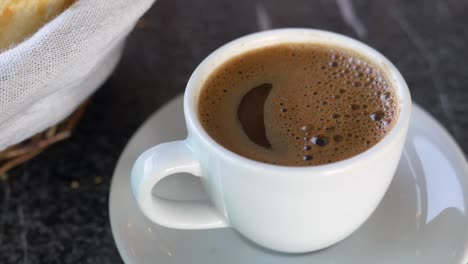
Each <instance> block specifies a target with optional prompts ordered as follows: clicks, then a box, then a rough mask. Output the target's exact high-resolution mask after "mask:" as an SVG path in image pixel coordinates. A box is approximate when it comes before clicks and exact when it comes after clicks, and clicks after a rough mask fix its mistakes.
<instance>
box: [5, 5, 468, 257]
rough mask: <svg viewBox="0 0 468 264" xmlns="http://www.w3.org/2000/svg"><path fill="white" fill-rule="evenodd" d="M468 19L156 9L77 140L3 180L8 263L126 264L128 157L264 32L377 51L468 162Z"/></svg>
mask: <svg viewBox="0 0 468 264" xmlns="http://www.w3.org/2000/svg"><path fill="white" fill-rule="evenodd" d="M467 14H468V1H465V0H446V1H436V0H411V1H398V0H378V1H358V0H336V1H335V0H321V1H319V0H316V1H306V0H290V1H281V0H273V1H266V0H265V1H261V0H256V1H247V0H244V1H230V0H223V1H220V0H217V1H215V0H197V1H191V0H158V2H157V3H156V4H155V5H154V6H153V7H152V8H151V10H149V12H148V13H147V14H146V15H145V17H144V18H143V20H142V21H141V22H140V23H139V24H138V26H137V28H136V29H135V31H134V32H133V33H132V34H131V36H130V37H129V40H128V45H127V48H126V50H125V53H124V56H123V59H122V62H121V63H120V66H119V67H118V68H117V70H116V71H115V73H114V74H113V75H112V77H111V78H110V79H109V80H108V81H107V82H106V84H105V85H104V86H103V87H102V88H101V89H100V90H99V91H98V92H97V93H96V94H95V96H94V97H93V100H92V104H91V106H90V107H89V110H88V111H87V113H86V116H85V118H84V119H83V121H82V122H81V123H80V124H79V126H78V128H77V131H76V134H75V135H74V137H73V138H71V139H70V140H68V141H65V142H62V143H59V144H57V145H55V146H53V147H51V148H50V149H48V150H47V151H46V152H45V153H44V154H42V155H41V156H39V157H37V158H35V159H34V160H32V161H30V162H27V163H26V164H24V165H22V166H20V167H18V168H16V169H14V170H13V171H11V172H9V173H8V175H7V176H8V177H0V178H1V180H0V263H103V264H104V263H121V262H122V261H121V259H120V256H119V254H118V252H117V250H116V247H115V244H114V241H113V239H112V234H111V230H110V226H109V218H108V192H109V184H110V181H111V177H112V172H113V170H114V166H115V165H116V162H117V159H118V157H119V155H120V152H121V151H122V150H123V148H124V146H125V144H126V142H127V141H128V140H129V138H130V136H131V135H132V134H133V133H134V131H135V130H136V129H137V128H138V126H139V125H140V124H141V123H142V122H143V121H144V120H145V119H146V118H147V117H148V116H149V115H150V114H151V113H153V112H154V111H155V110H157V109H158V108H159V107H160V106H161V105H162V104H164V103H165V102H167V101H168V100H170V99H171V98H173V97H174V96H176V95H177V94H179V93H182V92H183V91H184V87H185V84H186V82H187V80H188V78H189V75H190V74H191V72H192V71H193V70H194V68H195V67H196V65H197V64H198V63H199V62H200V61H201V60H202V59H203V58H204V57H205V56H207V55H208V54H209V53H210V52H211V51H213V50H214V49H216V48H217V47H219V46H220V45H222V44H224V43H226V42H227V41H230V40H232V39H234V38H237V37H240V36H242V35H245V34H248V33H252V32H255V31H259V30H264V29H268V28H278V27H311V28H320V29H326V30H331V31H335V32H339V33H342V34H345V35H349V36H351V37H354V38H358V39H360V40H362V41H364V42H365V43H368V44H369V45H371V46H373V47H375V48H376V49H377V50H379V51H381V52H382V53H383V54H385V55H386V56H387V57H388V58H389V59H390V60H391V61H393V62H394V63H395V64H396V66H397V67H398V68H399V69H400V71H401V72H402V74H403V75H404V77H405V78H406V80H407V82H408V84H409V87H410V89H411V93H412V95H413V99H414V101H415V102H416V103H418V104H420V105H421V106H423V107H424V108H425V109H427V110H428V111H429V112H430V113H431V114H433V115H434V116H435V117H436V118H437V119H438V120H439V121H440V122H441V123H442V124H444V125H445V126H446V128H447V129H448V130H449V131H450V133H451V134H452V135H453V136H454V137H455V139H456V140H457V141H458V142H459V144H460V145H461V147H462V149H463V150H464V152H465V153H467V151H468V133H466V132H467V130H468V66H467V63H468V49H467V47H468V15H467Z"/></svg>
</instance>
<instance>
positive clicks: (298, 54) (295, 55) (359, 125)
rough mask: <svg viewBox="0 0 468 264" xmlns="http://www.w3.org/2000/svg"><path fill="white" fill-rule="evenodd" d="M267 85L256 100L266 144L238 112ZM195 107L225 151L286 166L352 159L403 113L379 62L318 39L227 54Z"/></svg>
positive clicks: (208, 129)
mask: <svg viewBox="0 0 468 264" xmlns="http://www.w3.org/2000/svg"><path fill="white" fill-rule="evenodd" d="M264 84H267V85H269V86H271V90H270V91H269V94H268V96H267V97H266V100H265V101H264V102H258V103H259V104H260V103H261V104H264V105H263V111H264V113H263V115H262V116H263V118H264V120H263V121H262V120H260V121H259V122H264V130H265V132H264V133H265V134H266V138H267V139H268V141H269V143H270V145H269V147H265V146H261V145H259V144H256V143H255V142H254V140H252V138H251V137H250V138H249V135H247V134H246V132H245V130H244V129H243V124H242V123H241V122H240V120H239V116H238V110H239V109H238V107H239V105H240V103H241V101H242V99H243V98H244V96H245V95H246V94H247V93H249V91H251V90H252V89H253V88H255V87H259V86H262V85H264ZM257 108H258V107H257ZM198 111H199V117H200V120H201V123H202V125H203V127H204V128H205V130H206V131H207V132H208V134H209V135H210V136H211V137H213V138H214V139H215V140H216V141H217V142H218V143H219V144H221V145H223V146H224V147H226V148H227V149H229V150H231V151H233V152H235V153H237V154H239V155H242V156H244V157H247V158H250V159H254V160H257V161H262V162H266V163H271V164H280V165H287V166H308V165H320V164H326V163H331V162H335V161H339V160H344V159H347V158H350V157H352V156H355V155H357V154H359V153H361V152H363V151H365V150H367V149H369V148H370V147H372V146H374V145H375V144H377V143H378V142H379V141H380V140H381V139H382V138H383V137H384V136H385V135H386V134H387V133H388V132H389V131H390V130H391V129H392V127H393V125H394V123H395V121H396V119H397V118H398V112H399V110H398V106H397V99H396V95H395V92H394V89H393V88H392V87H391V84H390V82H389V81H388V79H387V78H386V76H385V75H384V74H383V72H382V70H381V69H380V68H379V67H377V65H374V64H372V63H371V62H369V61H368V60H367V59H365V58H364V57H362V56H360V55H358V54H355V53H353V52H351V51H348V50H344V49H341V48H337V47H333V46H322V45H316V44H281V45H274V46H269V47H265V48H261V49H258V50H253V51H250V52H247V53H244V54H241V55H239V56H237V57H234V58H232V59H230V60H229V61H227V62H225V63H224V64H223V65H221V66H220V67H218V68H217V69H216V70H215V71H214V72H213V73H212V74H211V76H210V77H209V78H208V79H207V81H206V82H205V84H204V87H203V88H202V92H201V94H200V98H199V104H198ZM244 112H245V111H244ZM252 114H254V113H252Z"/></svg>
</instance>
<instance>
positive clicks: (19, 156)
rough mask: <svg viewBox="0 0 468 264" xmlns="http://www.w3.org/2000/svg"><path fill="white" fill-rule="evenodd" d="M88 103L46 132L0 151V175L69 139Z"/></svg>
mask: <svg viewBox="0 0 468 264" xmlns="http://www.w3.org/2000/svg"><path fill="white" fill-rule="evenodd" d="M88 103H89V101H86V102H84V103H83V104H81V105H80V107H78V109H77V110H75V111H74V112H73V113H72V114H71V115H70V116H69V117H68V118H66V119H65V120H63V121H62V122H61V123H59V124H57V125H55V126H52V127H50V128H49V129H47V130H46V131H43V132H41V133H39V134H36V135H34V136H33V137H31V138H29V139H27V140H25V141H23V142H21V143H19V144H16V145H13V146H11V147H9V148H7V149H5V150H3V151H0V175H4V174H5V173H6V172H8V171H9V170H11V169H13V168H14V167H16V166H18V165H20V164H22V163H24V162H26V161H28V160H30V159H32V158H34V157H35V156H37V155H39V154H40V153H41V152H43V151H44V150H46V149H47V148H48V147H49V146H51V145H53V144H55V143H57V142H59V141H62V140H64V139H67V138H69V137H70V136H71V135H72V132H73V130H74V129H75V127H76V125H77V124H78V122H79V121H80V120H81V118H82V116H83V114H84V112H85V110H86V107H87V106H88Z"/></svg>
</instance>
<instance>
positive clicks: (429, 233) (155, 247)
mask: <svg viewBox="0 0 468 264" xmlns="http://www.w3.org/2000/svg"><path fill="white" fill-rule="evenodd" d="M185 134H186V131H185V125H184V118H183V114H182V97H177V98H176V99H174V100H172V101H171V102H170V103H169V104H167V105H166V106H164V107H163V108H161V109H160V110H159V111H157V112H156V113H155V114H154V115H153V116H151V117H150V118H149V119H148V120H147V121H146V123H145V124H144V125H143V126H142V127H141V128H140V129H139V130H138V131H137V132H136V134H135V135H134V136H133V138H132V139H131V140H130V142H129V143H128V145H127V147H126V148H125V150H124V152H123V153H122V156H121V157H120V160H119V162H118V164H117V167H116V169H115V172H114V178H113V181H112V186H111V191H110V203H109V207H110V208H109V210H110V220H111V226H112V232H113V235H114V239H115V242H116V244H117V247H118V249H119V252H120V254H121V256H122V258H123V259H124V261H125V262H126V263H138V264H143V263H158V264H169V263H171V264H218V263H223V264H231V263H232V264H240V263H246V264H250V263H255V264H263V263H265V264H277V263H278V264H279V263H281V264H293V263H294V264H299V263H304V264H305V263H307V264H314V263H320V264H328V263H330V264H331V263H334V264H341V263H346V264H348V263H357V264H366V263H369V264H375V263H379V264H385V263H392V264H393V263H398V264H404V263H411V264H418V263H421V264H422V263H424V264H429V263H434V264H441V263H444V264H452V263H456V264H466V263H467V262H468V216H467V214H468V182H467V177H468V166H467V163H466V159H465V156H464V155H463V153H462V152H461V150H460V149H459V147H458V146H457V145H456V143H455V142H454V141H453V139H452V138H451V137H450V136H449V135H448V134H447V132H446V131H445V130H444V129H443V128H442V127H441V126H440V125H439V123H437V122H436V121H435V120H434V119H433V118H432V117H430V116H429V115H428V114H427V113H426V112H424V111H423V110H421V109H420V108H419V107H417V106H415V107H414V109H413V117H412V122H411V125H410V131H409V135H408V140H407V142H406V145H405V150H404V154H403V157H402V160H401V161H400V165H399V167H398V170H397V173H396V175H395V178H394V180H393V182H392V184H391V186H390V189H389V190H388V192H387V194H386V195H385V197H384V199H383V201H382V203H381V204H380V206H379V207H378V209H377V210H376V211H375V212H374V214H373V215H372V216H371V218H370V219H369V220H368V221H367V222H366V223H365V224H364V225H363V226H362V227H361V228H360V229H359V230H358V231H356V232H355V233H354V234H353V235H351V236H350V237H349V238H347V239H345V240H344V241H342V242H340V243H338V244H336V245H335V246H332V247H330V248H328V249H325V250H322V251H319V252H315V253H311V254H300V255H290V254H280V253H276V252H272V251H269V250H266V249H263V248H260V247H258V246H256V245H253V244H252V243H250V242H249V241H247V240H246V239H244V238H242V237H240V236H239V235H238V234H237V233H235V232H234V231H232V230H231V229H217V230H208V231H187V230H183V231H181V230H172V229H167V228H164V227H161V226H158V225H156V224H154V223H152V222H151V221H149V220H148V219H146V218H145V217H144V216H143V214H142V213H141V212H140V211H139V210H138V208H137V205H136V203H135V201H134V200H133V197H132V195H131V193H130V180H129V176H130V169H131V166H132V164H133V162H134V161H135V159H136V158H137V156H138V155H139V154H140V153H141V152H142V151H143V150H145V149H147V148H149V147H151V146H154V145H156V144H159V143H161V142H165V141H171V140H178V139H182V138H184V137H185ZM155 193H156V194H157V195H160V196H163V197H167V198H170V199H173V198H175V199H192V198H196V199H205V198H206V197H205V194H204V192H203V189H202V187H201V185H200V183H199V182H198V180H197V179H196V178H195V177H193V176H188V175H180V177H179V176H177V177H170V178H168V179H167V180H166V181H165V182H162V183H161V184H160V185H158V186H157V190H155Z"/></svg>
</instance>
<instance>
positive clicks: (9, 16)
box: [0, 0, 74, 51]
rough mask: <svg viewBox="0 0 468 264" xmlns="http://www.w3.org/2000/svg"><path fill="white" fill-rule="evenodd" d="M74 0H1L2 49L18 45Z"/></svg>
mask: <svg viewBox="0 0 468 264" xmlns="http://www.w3.org/2000/svg"><path fill="white" fill-rule="evenodd" d="M73 2H74V0H0V51H2V50H5V49H7V48H9V47H12V46H14V45H17V44H18V43H20V42H21V41H23V40H24V39H25V38H27V37H29V36H30V35H32V34H33V33H34V32H36V31H37V30H38V29H39V28H41V27H42V26H43V25H44V24H45V23H47V22H48V21H50V20H51V19H53V18H54V17H55V16H57V15H58V14H60V13H61V12H62V11H63V10H65V9H66V8H67V7H69V6H70V5H71V4H72V3H73Z"/></svg>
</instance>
